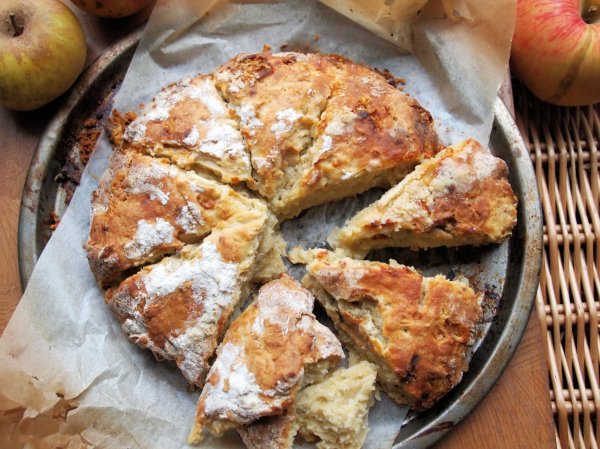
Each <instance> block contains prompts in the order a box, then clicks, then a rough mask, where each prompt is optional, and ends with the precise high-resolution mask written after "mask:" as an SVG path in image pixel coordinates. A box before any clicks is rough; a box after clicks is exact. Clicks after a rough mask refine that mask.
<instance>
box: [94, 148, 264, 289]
mask: <svg viewBox="0 0 600 449" xmlns="http://www.w3.org/2000/svg"><path fill="white" fill-rule="evenodd" d="M247 210H255V211H257V213H258V214H260V215H262V216H263V219H265V220H266V219H267V216H268V214H269V213H268V210H267V207H266V206H265V204H264V203H263V202H262V201H260V200H257V199H250V198H248V197H246V196H244V195H242V194H239V193H237V192H236V191H235V190H233V189H232V188H231V187H229V186H227V185H223V184H220V183H218V182H215V181H211V180H209V179H206V178H204V177H202V176H199V175H198V174H196V173H194V172H192V171H184V170H182V169H180V168H178V167H176V166H174V165H171V164H169V163H167V162H166V161H165V160H164V159H157V158H153V157H150V156H146V155H143V154H140V153H136V152H134V151H120V150H117V151H115V152H114V153H113V155H112V157H111V161H110V165H109V168H108V170H107V171H106V172H105V174H104V175H103V176H102V179H101V181H100V185H99V187H98V189H97V190H96V192H94V195H93V198H92V217H91V225H90V233H89V238H88V241H87V243H86V244H85V249H86V251H87V256H88V261H89V263H90V266H91V269H92V272H93V273H94V275H95V276H96V279H97V280H98V282H99V283H100V284H101V285H102V286H104V287H107V286H109V285H111V284H113V283H115V282H118V281H119V280H120V279H121V278H122V276H123V274H124V273H125V272H127V271H128V270H130V269H132V268H135V267H138V266H140V265H144V264H147V263H150V262H154V261H157V260H159V259H160V258H161V257H163V256H165V255H168V254H173V253H174V252H175V251H177V250H179V249H181V248H182V247H183V246H184V245H185V244H186V243H198V242H200V241H202V239H203V238H204V237H205V236H206V235H208V234H209V233H210V232H211V230H212V229H213V228H214V227H215V226H217V225H218V224H219V223H222V222H224V221H227V220H231V218H232V217H234V216H236V215H238V214H240V213H242V212H245V211H247Z"/></svg>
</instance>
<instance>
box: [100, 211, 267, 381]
mask: <svg viewBox="0 0 600 449" xmlns="http://www.w3.org/2000/svg"><path fill="white" fill-rule="evenodd" d="M266 226H267V215H266V214H264V213H260V212H256V211H244V212H243V213H240V214H238V215H237V216H236V220H235V221H233V222H224V223H221V224H219V225H218V226H217V227H216V228H215V229H214V230H213V232H212V233H211V234H210V235H209V236H208V237H206V238H205V239H204V241H203V242H202V243H201V244H197V245H185V246H184V247H183V248H182V249H181V250H180V251H179V252H178V253H177V254H175V255H173V256H170V257H165V258H163V259H162V260H161V261H160V262H159V263H157V264H154V265H149V266H147V267H145V268H143V269H142V270H141V271H139V272H138V273H136V274H134V275H133V276H130V277H129V278H127V279H125V280H124V281H123V282H122V283H121V284H120V285H119V286H118V287H116V288H113V289H109V290H108V291H107V292H106V302H107V304H108V305H109V307H110V308H111V310H112V311H113V312H114V313H115V314H116V316H117V317H118V318H119V320H120V321H121V323H122V327H123V330H124V331H125V333H126V334H127V336H128V338H129V340H130V341H132V342H133V343H136V344H138V345H139V346H141V347H142V348H145V349H149V350H150V351H152V352H153V353H154V355H155V356H156V357H157V358H158V359H167V360H174V361H175V362H176V363H177V366H178V367H179V369H180V370H181V372H182V373H183V375H184V376H185V377H186V379H187V380H188V381H189V382H190V383H191V384H193V385H196V386H202V385H203V382H204V378H205V376H206V373H207V371H208V367H209V361H210V360H211V358H212V357H213V355H214V352H215V350H216V348H217V344H218V342H219V341H220V339H221V337H222V336H223V333H224V331H225V329H226V325H227V323H228V321H229V319H230V317H231V315H232V313H233V312H234V311H235V310H236V308H238V307H239V306H240V305H241V303H242V302H243V301H244V300H245V299H246V297H247V295H248V293H249V282H250V279H251V277H252V275H253V270H254V268H255V260H256V257H257V252H258V248H259V246H260V242H261V239H262V237H263V235H264V233H265V227H266Z"/></svg>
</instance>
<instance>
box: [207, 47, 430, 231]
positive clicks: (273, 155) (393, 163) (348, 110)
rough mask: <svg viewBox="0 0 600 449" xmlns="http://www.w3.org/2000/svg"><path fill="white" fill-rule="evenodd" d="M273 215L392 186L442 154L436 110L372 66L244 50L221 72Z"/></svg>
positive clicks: (285, 215)
mask: <svg viewBox="0 0 600 449" xmlns="http://www.w3.org/2000/svg"><path fill="white" fill-rule="evenodd" d="M215 78H216V84H217V87H218V88H219V89H220V91H221V93H222V94H223V96H224V97H225V98H226V99H227V101H228V102H229V104H230V105H231V106H232V107H233V108H234V110H235V111H236V113H237V114H238V117H239V120H240V123H241V124H240V129H241V131H242V134H243V135H244V137H245V139H246V143H247V145H248V148H249V151H250V154H251V161H252V166H253V169H254V174H255V177H256V181H257V185H258V191H259V192H260V193H261V194H262V195H263V196H264V197H265V198H266V199H267V200H268V201H269V203H270V205H271V208H272V210H273V211H274V213H275V214H276V215H277V216H278V217H279V218H282V219H285V218H291V217H294V216H295V215H297V214H298V213H299V212H301V211H302V210H304V209H307V208H309V207H312V206H315V205H318V204H323V203H325V202H328V201H334V200H337V199H341V198H345V197H348V196H352V195H355V194H357V193H360V192H363V191H365V190H367V189H369V188H371V187H376V186H390V185H393V184H395V183H396V182H397V181H398V180H400V179H402V178H403V177H404V176H405V175H406V174H407V173H408V172H409V171H410V170H412V168H414V166H415V165H417V164H418V163H420V162H422V161H423V160H425V159H426V158H429V157H432V156H433V155H434V154H435V153H436V152H437V151H439V146H438V141H437V136H436V133H435V130H434V126H433V120H432V118H431V115H430V114H429V113H428V112H427V111H425V110H424V109H423V108H421V106H419V104H418V103H417V102H416V101H415V100H414V99H412V98H411V97H409V96H408V95H406V94H404V93H403V92H401V91H400V90H398V89H396V88H395V87H393V86H391V85H390V84H388V82H387V80H386V78H385V77H384V76H382V75H380V74H379V73H377V72H375V71H374V70H373V69H370V68H368V67H365V66H362V65H359V64H355V63H354V62H352V61H350V60H348V59H346V58H343V57H341V56H336V55H322V54H301V53H289V52H288V53H275V54H272V53H268V52H265V53H261V54H241V55H238V56H236V57H235V58H233V59H232V60H231V61H230V62H228V63H227V64H225V65H224V66H222V67H221V68H220V69H219V70H218V71H217V72H216V75H215Z"/></svg>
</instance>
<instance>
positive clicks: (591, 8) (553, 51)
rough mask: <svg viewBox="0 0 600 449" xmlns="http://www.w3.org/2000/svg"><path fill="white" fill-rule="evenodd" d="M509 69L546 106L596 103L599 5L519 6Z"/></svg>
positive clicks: (551, 2) (526, 0)
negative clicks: (546, 104)
mask: <svg viewBox="0 0 600 449" xmlns="http://www.w3.org/2000/svg"><path fill="white" fill-rule="evenodd" d="M511 67H512V69H513V72H514V73H515V74H516V75H517V77H518V78H519V79H520V80H521V81H522V82H523V83H524V84H525V85H526V86H527V87H528V88H529V90H531V91H532V92H533V93H534V94H535V95H536V96H537V97H538V98H540V99H542V100H544V101H547V102H549V103H553V104H558V105H564V106H580V105H587V104H593V103H598V102H600V1H599V0H588V1H584V0H518V1H517V22H516V27H515V34H514V38H513V45H512V50H511Z"/></svg>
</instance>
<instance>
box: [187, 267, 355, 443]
mask: <svg viewBox="0 0 600 449" xmlns="http://www.w3.org/2000/svg"><path fill="white" fill-rule="evenodd" d="M313 303H314V297H313V296H312V294H311V293H310V292H309V291H308V290H306V289H305V288H303V287H302V286H301V285H300V284H299V283H298V282H297V281H295V280H294V279H293V278H291V277H290V276H288V275H285V274H284V275H282V276H281V277H280V278H279V279H277V280H274V281H271V282H269V283H267V284H265V285H263V286H262V287H261V289H260V290H259V292H258V295H257V297H256V299H255V301H254V302H253V303H252V304H251V305H250V306H249V307H248V308H247V309H246V310H244V312H242V314H241V315H240V316H239V317H238V318H237V319H236V320H235V321H234V322H233V323H232V324H231V326H230V328H229V330H228V331H227V333H226V334H225V337H224V339H223V341H222V343H221V344H220V346H219V349H218V351H217V358H216V360H215V362H214V363H213V365H212V367H211V369H210V371H209V374H208V377H207V379H206V383H205V385H204V388H203V390H202V393H201V395H200V399H199V400H198V407H197V411H196V419H195V424H194V428H193V430H192V432H191V434H190V438H189V440H190V442H192V443H198V442H200V441H202V439H203V432H204V430H208V431H209V432H210V433H212V434H213V435H216V436H220V435H222V434H223V433H224V432H225V431H227V430H229V429H232V428H236V427H240V426H243V425H248V424H251V423H253V422H255V421H257V420H259V419H260V418H262V417H266V416H273V415H280V414H282V413H284V412H285V410H286V409H287V408H288V407H289V406H290V405H292V404H293V402H294V399H295V397H296V394H297V392H298V390H299V388H300V387H301V385H302V380H303V376H304V370H305V367H306V366H308V365H310V364H314V363H318V362H320V361H327V363H328V364H329V366H330V368H332V367H334V366H336V365H337V364H339V362H340V361H341V360H342V358H343V357H344V354H343V351H342V347H341V344H340V342H339V341H338V340H337V338H336V337H335V336H334V335H333V333H332V332H331V331H330V330H329V329H328V328H326V327H325V326H323V325H322V324H320V323H319V322H318V321H317V319H316V318H315V316H314V315H313V314H312V308H313Z"/></svg>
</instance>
